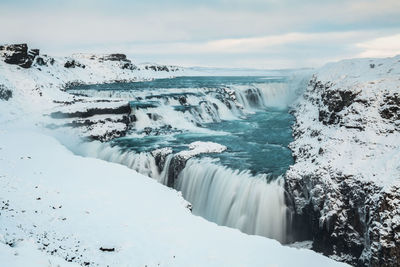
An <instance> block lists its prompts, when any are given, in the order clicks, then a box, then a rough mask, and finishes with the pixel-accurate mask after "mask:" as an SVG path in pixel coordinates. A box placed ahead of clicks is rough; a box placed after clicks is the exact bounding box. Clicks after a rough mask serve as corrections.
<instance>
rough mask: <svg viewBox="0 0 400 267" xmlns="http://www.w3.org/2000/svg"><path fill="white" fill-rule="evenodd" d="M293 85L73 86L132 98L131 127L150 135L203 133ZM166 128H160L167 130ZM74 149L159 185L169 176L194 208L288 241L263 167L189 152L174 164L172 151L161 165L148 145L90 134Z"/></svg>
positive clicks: (274, 188)
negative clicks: (139, 147) (237, 166)
mask: <svg viewBox="0 0 400 267" xmlns="http://www.w3.org/2000/svg"><path fill="white" fill-rule="evenodd" d="M297 85H298V84H297ZM296 88H298V86H296V85H292V84H291V83H289V82H268V83H254V84H248V85H243V84H236V85H229V86H221V87H218V88H186V89H181V88H176V89H175V88H172V89H171V88H168V89H157V90H152V91H148V90H133V91H129V90H128V91H118V90H111V91H96V90H90V91H86V90H82V91H79V90H76V91H75V93H78V94H80V93H82V94H87V95H91V96H109V97H113V98H118V99H123V98H126V99H127V100H129V101H131V106H132V114H131V115H132V116H134V120H132V122H131V124H132V125H131V126H132V130H133V131H135V132H136V133H140V134H141V133H143V132H145V133H146V134H149V135H150V133H152V130H154V129H167V130H168V129H170V131H171V132H174V131H175V132H180V131H181V132H201V133H203V132H205V133H209V131H211V130H209V129H207V128H205V127H204V125H206V124H207V123H212V122H221V121H224V120H235V119H241V118H244V117H245V115H247V114H250V113H254V112H256V111H260V110H265V109H266V108H279V109H284V108H287V107H288V106H289V105H290V104H291V103H292V101H293V100H294V98H295V97H296ZM167 130H166V131H165V133H167V134H168V133H170V132H168V131H167ZM154 132H155V135H159V134H160V135H161V134H164V132H162V131H159V132H157V131H154ZM157 147H158V146H157ZM74 152H75V153H76V154H79V155H82V156H88V157H95V158H100V159H103V160H106V161H110V162H115V163H119V164H122V165H125V166H127V167H129V168H131V169H133V170H135V171H137V172H139V173H142V174H144V175H146V176H149V177H151V178H153V179H155V180H157V181H158V182H160V183H161V184H164V185H168V184H169V185H171V183H169V182H168V181H169V180H171V181H172V182H173V181H174V178H176V177H177V178H176V180H175V184H174V188H175V189H176V190H179V191H181V192H182V195H183V197H184V198H185V199H186V200H187V201H189V202H190V203H191V204H192V211H193V213H194V214H196V215H200V216H202V217H204V218H206V219H208V220H210V221H213V222H215V223H217V224H219V225H224V226H228V227H233V228H237V229H239V230H241V231H242V232H244V233H247V234H253V235H261V236H265V237H269V238H274V239H276V240H279V241H280V242H282V243H284V242H286V241H287V237H286V229H287V221H286V220H287V208H286V205H285V201H284V188H283V185H282V178H278V179H277V180H274V181H272V182H269V183H268V182H267V180H268V179H267V178H268V176H267V175H266V174H264V175H252V174H251V173H250V172H246V171H244V172H240V171H238V170H232V169H229V168H227V167H224V166H220V165H217V164H216V163H215V162H212V161H211V160H207V159H197V158H192V159H189V160H188V161H187V162H186V165H185V162H183V163H182V162H180V163H177V161H176V160H175V159H174V156H175V155H174V154H173V153H172V150H171V152H169V153H170V154H165V157H163V159H162V164H161V165H160V164H159V163H160V161H159V158H157V156H156V154H152V152H140V153H136V152H134V151H130V150H126V149H122V148H120V147H118V146H114V145H112V144H109V143H100V142H96V141H95V142H90V143H82V144H80V145H79V146H77V147H76V149H75V151H74ZM153 152H154V151H153ZM170 171H171V173H169V172H170ZM171 177H172V178H171ZM171 181H170V182H171Z"/></svg>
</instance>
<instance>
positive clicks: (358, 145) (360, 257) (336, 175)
mask: <svg viewBox="0 0 400 267" xmlns="http://www.w3.org/2000/svg"><path fill="white" fill-rule="evenodd" d="M293 114H294V115H295V117H296V124H295V125H294V127H293V132H294V133H293V134H294V137H295V141H294V142H293V143H292V144H291V145H290V147H291V149H292V150H293V154H294V157H295V160H296V163H295V164H294V166H292V167H291V168H290V169H289V171H288V172H287V175H286V190H287V192H288V196H287V201H288V203H289V204H290V205H291V207H292V209H293V212H294V214H293V217H294V218H293V226H294V228H296V230H295V232H294V235H296V238H304V239H312V240H313V241H314V242H313V249H314V250H316V251H320V252H323V253H324V254H326V255H330V256H331V257H332V258H335V259H338V260H341V261H345V262H348V263H351V264H354V265H359V266H364V265H366V266H398V265H399V264H400V56H398V57H394V58H388V59H354V60H345V61H341V62H338V63H332V64H328V65H326V66H325V67H323V68H321V69H319V70H317V71H316V73H315V75H314V76H313V77H312V79H311V80H310V82H309V84H308V86H307V88H306V90H305V92H304V95H303V96H302V97H301V98H300V99H299V100H298V101H297V104H296V105H295V106H294V109H293ZM305 229H307V231H305Z"/></svg>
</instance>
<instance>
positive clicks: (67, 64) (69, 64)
mask: <svg viewBox="0 0 400 267" xmlns="http://www.w3.org/2000/svg"><path fill="white" fill-rule="evenodd" d="M64 67H65V68H67V69H69V68H75V67H78V68H82V69H84V68H85V67H86V66H85V65H84V64H81V63H79V62H78V61H76V60H75V59H72V60H68V61H67V62H65V64H64Z"/></svg>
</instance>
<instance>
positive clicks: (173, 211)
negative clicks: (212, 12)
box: [0, 46, 345, 267]
mask: <svg viewBox="0 0 400 267" xmlns="http://www.w3.org/2000/svg"><path fill="white" fill-rule="evenodd" d="M0 52H1V53H0V125H1V127H0V203H1V216H0V237H1V238H0V262H1V263H2V264H5V266H10V267H12V266H76V265H77V264H78V265H82V266H344V265H345V264H342V263H338V262H335V261H333V260H331V259H329V258H326V257H324V256H322V255H320V254H317V253H315V252H313V251H310V250H305V249H297V248H290V247H285V246H282V245H281V244H279V242H277V241H274V240H271V239H268V238H264V237H260V236H251V235H246V234H243V233H241V232H240V231H239V230H235V229H231V228H227V227H221V226H217V225H216V224H214V223H211V222H209V221H206V220H205V219H203V218H201V217H198V216H194V215H193V214H191V212H190V205H189V203H188V202H187V201H185V200H184V199H183V198H182V196H181V195H180V193H178V192H177V191H175V190H173V189H170V188H168V187H165V186H163V185H162V184H159V183H157V182H156V181H155V180H153V179H150V178H148V177H146V176H143V175H141V174H138V173H137V172H136V171H134V170H131V169H129V168H127V167H125V166H121V165H118V164H114V163H109V162H105V161H102V160H98V159H90V158H84V157H80V156H77V155H74V154H73V153H72V152H71V151H69V150H68V149H67V148H66V147H64V146H63V145H61V144H60V143H59V141H57V140H56V139H54V138H53V137H51V136H49V134H51V133H52V132H51V130H49V129H44V127H43V126H49V122H50V121H51V120H52V117H57V116H58V115H60V114H61V115H62V116H66V117H64V118H67V119H68V118H74V116H80V117H85V116H89V115H90V117H95V120H97V121H99V122H98V123H92V122H91V121H89V122H84V123H88V124H89V125H90V127H93V128H90V127H89V131H91V134H92V133H93V132H96V131H105V132H102V133H100V134H99V135H97V136H103V137H104V136H105V137H107V138H112V137H113V136H118V134H119V132H118V131H121V132H123V128H124V127H125V126H124V123H125V121H126V120H127V119H128V120H129V119H130V118H129V116H128V115H129V114H130V112H129V110H127V108H126V106H127V103H126V102H124V101H122V100H110V101H108V102H104V101H103V100H104V99H98V98H88V97H85V96H73V95H70V94H68V93H66V92H64V91H63V89H64V88H65V86H67V85H69V84H71V83H83V84H92V83H107V82H115V81H117V82H123V81H138V80H143V79H153V78H159V77H171V76H177V75H184V71H182V70H181V69H179V68H176V67H171V66H159V65H140V66H137V65H134V64H133V63H132V62H130V61H129V60H127V59H126V58H125V57H124V56H123V55H120V54H114V55H74V56H73V57H69V58H51V57H49V56H44V55H40V53H39V51H36V50H35V51H28V50H27V48H26V47H24V46H20V47H13V48H10V47H8V48H5V47H0ZM146 67H147V68H146ZM66 114H67V115H66ZM127 116H128V117H127ZM56 126H57V125H56ZM56 126H54V125H53V127H56ZM104 129H105V130H104ZM205 144H206V145H207V146H209V149H208V150H207V151H209V150H210V149H211V150H212V152H219V151H222V150H224V149H225V147H222V146H215V145H214V144H211V143H205ZM200 145H201V143H193V144H192V147H191V149H192V152H189V153H192V154H193V153H203V152H204V151H203V150H202V149H203V148H202V147H203V146H200ZM192 154H190V155H184V156H192Z"/></svg>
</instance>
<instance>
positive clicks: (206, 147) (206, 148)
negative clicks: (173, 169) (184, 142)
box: [177, 141, 227, 159]
mask: <svg viewBox="0 0 400 267" xmlns="http://www.w3.org/2000/svg"><path fill="white" fill-rule="evenodd" d="M226 149H227V147H226V146H224V145H220V144H217V143H214V142H201V141H196V142H193V143H190V144H189V150H184V151H181V152H179V153H178V154H177V155H179V156H181V157H182V158H184V159H189V158H192V157H194V156H196V155H200V154H207V153H222V152H223V151H225V150H226Z"/></svg>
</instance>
